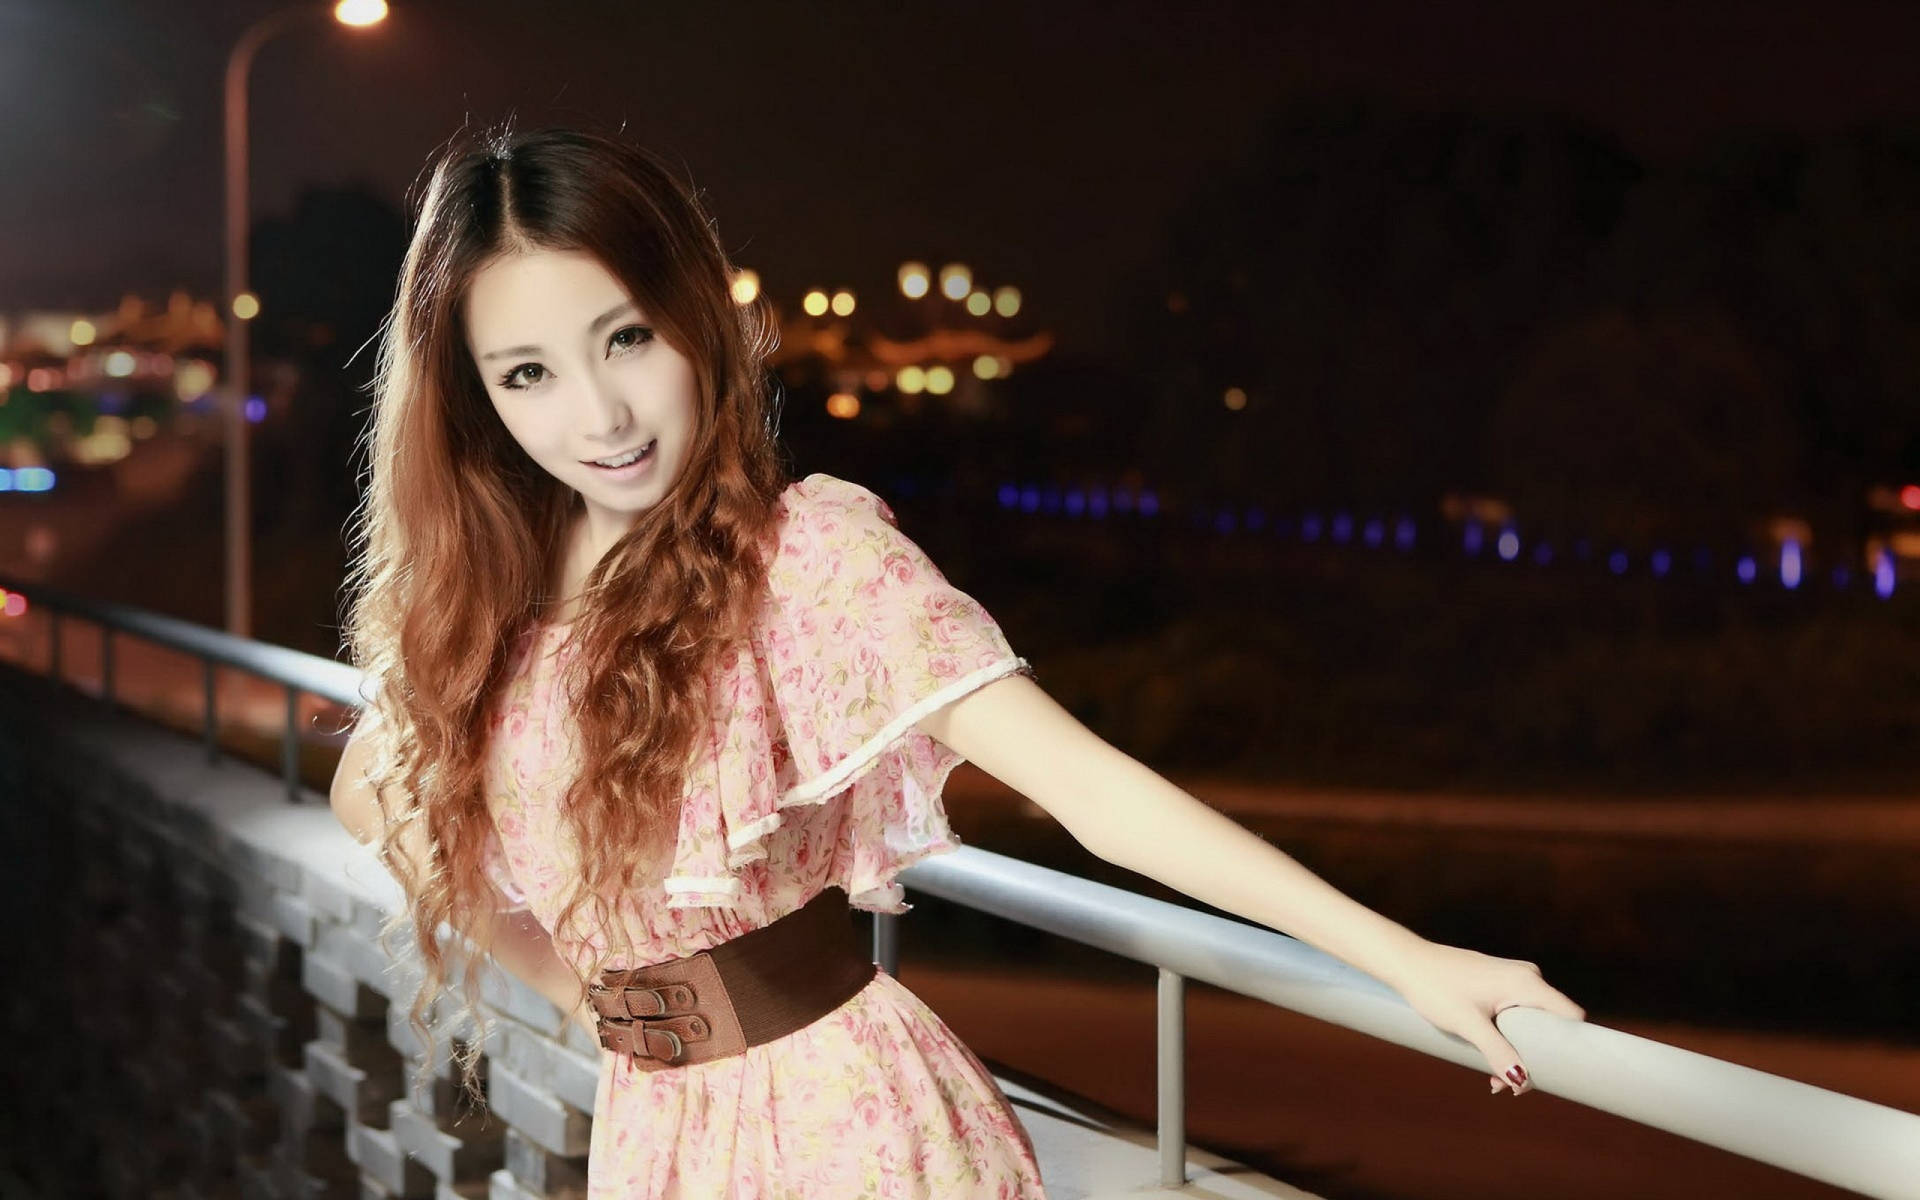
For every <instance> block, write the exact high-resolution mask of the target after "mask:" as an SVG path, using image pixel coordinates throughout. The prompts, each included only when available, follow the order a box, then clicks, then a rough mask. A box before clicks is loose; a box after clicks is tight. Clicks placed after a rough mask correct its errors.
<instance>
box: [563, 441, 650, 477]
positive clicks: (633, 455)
mask: <svg viewBox="0 0 1920 1200" xmlns="http://www.w3.org/2000/svg"><path fill="white" fill-rule="evenodd" d="M659 441H660V439H659V438H654V439H653V440H652V441H649V442H648V443H646V444H645V445H644V446H641V447H639V448H638V449H636V450H628V451H626V452H624V453H621V454H609V455H608V456H607V457H605V458H588V459H582V460H581V462H582V463H584V464H585V465H587V466H589V467H599V468H601V469H602V470H609V471H611V470H618V469H619V468H621V467H625V466H631V465H632V464H633V463H635V462H638V461H639V460H640V459H643V458H645V457H646V456H647V455H649V454H651V453H653V449H654V447H655V445H657V444H658V443H659Z"/></svg>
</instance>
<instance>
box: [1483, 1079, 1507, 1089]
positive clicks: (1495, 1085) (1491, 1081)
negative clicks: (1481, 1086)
mask: <svg viewBox="0 0 1920 1200" xmlns="http://www.w3.org/2000/svg"><path fill="white" fill-rule="evenodd" d="M1487 1086H1488V1087H1490V1088H1492V1089H1493V1090H1494V1091H1495V1092H1498V1091H1499V1090H1500V1089H1501V1088H1503V1087H1505V1086H1506V1084H1504V1083H1501V1082H1500V1081H1499V1080H1498V1079H1489V1080H1487Z"/></svg>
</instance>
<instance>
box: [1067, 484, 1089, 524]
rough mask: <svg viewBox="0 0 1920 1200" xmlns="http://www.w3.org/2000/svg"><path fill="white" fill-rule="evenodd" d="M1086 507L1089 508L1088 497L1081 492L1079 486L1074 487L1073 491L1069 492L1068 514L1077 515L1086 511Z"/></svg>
mask: <svg viewBox="0 0 1920 1200" xmlns="http://www.w3.org/2000/svg"><path fill="white" fill-rule="evenodd" d="M1086 508H1087V498H1086V496H1085V495H1083V494H1082V493H1081V491H1080V489H1079V488H1074V489H1073V490H1072V491H1070V492H1068V493H1067V515H1068V516H1070V517H1077V516H1079V515H1080V514H1081V513H1083V512H1085V511H1086Z"/></svg>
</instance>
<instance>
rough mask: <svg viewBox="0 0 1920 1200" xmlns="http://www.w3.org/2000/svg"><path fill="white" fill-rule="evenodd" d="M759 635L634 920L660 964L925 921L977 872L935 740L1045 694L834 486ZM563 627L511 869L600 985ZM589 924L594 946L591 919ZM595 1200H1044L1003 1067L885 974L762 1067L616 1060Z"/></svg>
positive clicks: (815, 500)
mask: <svg viewBox="0 0 1920 1200" xmlns="http://www.w3.org/2000/svg"><path fill="white" fill-rule="evenodd" d="M779 505H780V509H781V513H780V520H779V527H778V541H777V545H776V546H775V547H774V549H773V558H772V560H771V562H770V570H769V579H768V587H767V591H766V597H765V600H764V602H763V604H762V606H761V608H760V610H759V614H758V616H757V618H756V620H755V621H754V623H753V627H752V628H751V629H750V630H749V632H748V635H747V636H745V637H743V638H742V639H741V640H740V642H739V644H738V645H736V646H734V647H732V648H731V649H730V650H729V651H728V652H727V653H725V654H724V655H722V657H721V659H720V661H719V663H718V664H717V666H716V668H715V669H714V671H713V672H712V673H711V675H710V677H709V686H710V688H711V694H712V696H713V700H714V704H713V723H712V733H711V737H710V739H709V740H708V742H707V743H706V744H705V745H704V746H703V748H702V749H701V750H700V751H699V752H698V753H697V755H696V757H695V761H694V766H693V768H692V769H691V770H690V772H689V775H688V778H687V786H686V792H685V799H684V802H683V805H682V812H681V819H680V827H679V835H678V839H677V843H676V847H675V851H674V855H673V860H672V866H671V869H670V871H669V872H668V873H667V874H666V876H665V877H664V878H663V879H661V880H660V881H659V884H658V886H657V887H652V888H648V889H646V890H644V891H643V892H642V893H640V894H636V895H632V896H629V897H625V898H623V901H622V906H621V909H620V917H621V919H622V920H624V921H625V922H626V923H627V925H628V928H629V930H630V932H631V935H632V937H633V939H634V944H635V945H636V946H638V947H641V948H642V949H643V951H644V954H643V957H641V959H640V960H639V962H638V963H628V962H621V961H615V962H613V963H611V964H610V965H616V966H631V965H644V964H645V963H651V962H658V961H661V960H664V959H668V958H674V957H680V956H684V955H688V954H693V953H697V952H698V951H701V950H705V949H709V948H711V947H713V946H715V945H717V944H718V943H720V942H722V941H724V940H726V939H728V938H732V937H736V936H738V935H740V934H743V933H746V932H748V931H749V930H753V929H757V928H759V927H761V926H764V925H766V924H769V923H770V922H772V921H774V920H776V919H778V918H779V917H782V916H784V915H786V914H787V913H789V912H792V911H794V910H795V909H797V908H799V907H800V906H801V905H803V904H805V903H806V902H807V901H808V900H810V899H812V898H813V897H814V896H816V895H818V894H819V893H820V891H821V890H822V889H824V888H827V887H830V886H832V887H839V888H842V889H844V890H845V891H846V892H847V894H848V896H849V897H850V899H851V902H852V904H853V905H854V906H855V907H857V908H863V909H867V910H870V911H873V912H884V913H904V912H906V911H908V910H909V909H910V908H911V907H912V906H911V905H909V904H907V903H905V901H904V900H903V898H902V897H903V891H902V888H901V886H900V885H899V884H898V883H896V882H894V880H893V877H894V875H895V874H896V873H897V872H899V871H900V870H901V869H902V868H903V867H905V866H907V865H908V864H909V863H912V862H913V861H915V860H916V859H919V858H922V857H924V856H926V855H929V854H937V853H940V852H942V851H946V850H951V849H954V848H955V847H956V846H957V845H958V844H959V843H958V840H957V839H956V838H955V836H954V834H953V832H952V830H951V829H949V828H948V825H947V819H946V812H945V810H944V809H943V808H942V806H941V802H940V792H941V787H942V785H943V784H944V783H945V781H946V778H947V775H948V773H949V772H951V771H952V769H953V768H954V766H955V765H957V764H958V763H959V762H960V761H961V757H960V755H959V754H958V753H956V752H955V751H953V750H952V749H950V748H949V747H947V746H945V745H943V744H942V743H940V742H939V741H937V740H935V739H933V738H931V737H929V736H927V735H926V734H924V733H922V732H920V731H919V730H918V729H916V728H915V725H914V723H915V722H916V721H918V720H919V719H920V718H922V717H924V716H926V715H927V714H928V713H931V712H933V711H935V710H936V709H938V708H940V707H942V706H943V705H945V704H947V703H949V702H951V701H953V700H955V699H957V698H959V697H960V696H962V695H964V694H965V693H967V692H969V691H972V690H974V689H975V688H978V687H980V686H982V685H984V684H986V683H988V682H990V681H992V680H995V679H998V678H1000V677H1002V676H1004V675H1008V674H1011V673H1013V672H1016V671H1019V672H1026V673H1029V674H1030V673H1031V668H1030V667H1029V665H1028V664H1027V662H1026V660H1025V659H1023V658H1020V657H1018V656H1016V655H1015V654H1014V653H1013V651H1012V650H1011V649H1010V648H1009V646H1008V644H1007V641H1006V639H1005V637H1004V636H1003V635H1002V633H1001V631H1000V628H999V626H998V625H997V624H996V623H995V622H994V620H993V619H992V618H991V617H990V616H989V615H988V614H987V612H986V611H985V610H984V609H983V608H982V607H981V606H980V605H979V604H978V603H977V602H976V601H974V600H973V599H972V598H971V597H970V596H968V595H967V594H966V593H964V592H962V591H960V590H958V589H956V588H955V587H953V586H952V585H951V584H949V583H948V582H947V581H946V579H945V578H944V576H942V575H941V573H940V571H939V570H938V569H937V568H936V567H935V566H934V564H933V563H932V562H931V561H930V560H929V559H928V557H927V556H926V554H925V553H924V552H923V551H922V550H921V549H920V548H919V547H918V546H916V545H915V544H914V543H913V542H912V541H910V540H908V539H907V537H906V536H905V535H904V534H902V533H901V532H900V531H899V529H898V528H897V526H896V523H895V520H894V516H893V513H892V511H891V510H890V509H889V508H888V507H887V505H886V503H885V502H884V501H882V500H881V499H880V498H879V497H878V496H876V495H874V494H873V493H872V492H870V491H868V490H867V489H865V488H863V487H861V486H859V485H858V484H855V483H850V482H847V481H845V480H841V479H837V478H834V477H832V476H830V475H822V474H815V475H810V476H808V477H807V478H805V479H802V480H800V481H798V482H796V483H793V484H791V485H789V486H788V488H787V489H786V491H785V492H784V493H783V494H782V496H781V497H780V501H779ZM566 632H567V627H566V626H564V625H551V624H550V625H541V626H536V627H535V628H534V629H532V630H531V631H529V633H528V634H527V636H526V638H525V640H524V641H523V643H522V644H521V645H520V646H519V647H517V649H516V660H515V664H514V670H513V671H512V672H511V674H510V678H509V681H508V683H507V685H506V686H505V688H504V689H503V691H502V693H501V696H500V699H499V702H498V706H497V708H496V709H495V714H494V725H493V730H492V736H491V738H490V744H489V754H488V764H487V793H488V807H489V808H490V809H491V811H492V813H493V817H494V827H495V833H496V837H495V838H494V840H493V841H492V843H491V844H490V846H489V851H490V858H491V862H490V869H491V872H492V877H493V879H494V882H495V884H496V886H497V887H498V888H499V889H500V891H501V892H502V895H503V897H504V903H505V904H506V905H508V906H517V907H526V908H530V909H531V910H532V912H533V914H534V915H535V916H536V917H537V918H539V920H540V921H541V923H542V924H543V925H545V926H546V927H547V929H548V932H549V933H550V934H552V935H553V939H554V945H555V947H556V949H557V950H558V951H559V952H560V953H562V954H564V955H567V956H569V957H570V958H571V959H572V961H574V962H575V963H576V964H578V965H579V966H580V968H581V969H582V970H587V969H590V963H591V954H597V953H603V952H604V951H605V948H606V938H605V936H604V934H603V933H602V932H600V931H596V930H595V929H592V928H579V927H575V928H566V929H559V928H556V927H555V925H556V920H557V918H558V915H559V910H560V907H561V905H562V903H563V902H564V901H565V899H566V884H567V882H568V880H569V879H570V878H572V877H573V875H574V872H575V865H576V864H577V863H578V861H579V860H578V850H577V847H575V846H573V845H571V844H569V842H570V840H571V839H570V838H568V837H567V836H566V835H565V833H564V827H563V825H562V823H561V822H559V821H558V820H557V818H556V812H555V806H556V804H557V801H558V799H559V796H560V794H561V791H562V790H563V789H564V785H565V781H566V779H567V778H569V772H570V770H571V768H572V766H573V763H572V753H571V748H570V745H569V742H570V738H569V732H568V731H569V722H568V714H567V712H566V711H565V709H564V706H563V705H561V704H559V703H558V702H557V701H558V699H559V697H560V693H561V689H560V688H559V687H557V686H556V682H557V681H556V678H555V673H556V669H557V667H558V665H559V664H560V663H561V662H562V661H563V660H564V656H565V655H568V654H570V653H571V648H570V646H568V645H567V644H566V641H565V634H566ZM590 907H591V906H583V912H582V913H581V914H579V915H578V916H577V918H576V924H585V923H586V922H589V921H590V920H591V912H590V911H588V910H590ZM587 1177H588V1178H587V1195H588V1200H616V1198H618V1200H640V1198H642V1197H650V1198H667V1197H685V1198H690V1200H695V1198H697V1200H716V1198H720V1197H736V1198H739V1200H750V1198H757V1200H776V1198H777V1200H801V1198H811V1197H820V1198H822V1200H826V1198H832V1200H858V1198H860V1197H875V1198H879V1197H888V1198H906V1197H924V1198H928V1200H933V1198H939V1200H952V1198H957V1197H976V1196H978V1197H994V1198H996V1200H1005V1198H1008V1197H1029V1198H1032V1197H1044V1196H1045V1194H1046V1193H1045V1190H1044V1189H1043V1188H1042V1186H1041V1181H1040V1171H1039V1165H1038V1163H1037V1162H1036V1160H1035V1157H1034V1152H1033V1145H1032V1141H1031V1139H1030V1138H1029V1136H1028V1134H1027V1131H1026V1129H1025V1128H1024V1127H1023V1126H1022V1125H1021V1124H1020V1121H1019V1119H1018V1118H1017V1116H1016V1115H1015V1114H1014V1111H1013V1109H1012V1107H1011V1106H1010V1105H1009V1103H1008V1101H1007V1098H1006V1095H1005V1094H1004V1093H1003V1092H1002V1091H1001V1090H1000V1088H999V1087H998V1085H997V1084H996V1083H995V1082H994V1080H993V1078H992V1076H991V1075H989V1074H988V1072H987V1070H986V1068H985V1067H984V1066H983V1065H982V1064H981V1063H980V1061H979V1059H978V1058H976V1057H975V1056H974V1054H973V1053H972V1052H971V1051H970V1050H968V1048H967V1047H966V1046H965V1045H963V1044H962V1043H961V1041H960V1040H959V1039H958V1038H957V1037H956V1036H955V1035H954V1034H953V1032H952V1031H951V1030H950V1029H948V1028H947V1026H946V1025H945V1023H943V1022H942V1021H941V1020H940V1018H939V1017H938V1016H936V1015H935V1014H934V1013H933V1011H932V1010H931V1009H929V1008H928V1007H927V1005H926V1004H925V1003H924V1002H923V1001H921V1000H920V998H919V997H918V996H916V995H914V994H913V993H912V992H910V991H908V990H907V988H906V987H905V985H903V984H901V983H900V982H899V981H898V980H897V979H895V978H894V977H893V976H891V975H889V974H887V973H886V972H885V971H880V972H878V973H876V974H875V976H874V978H873V980H872V981H871V982H870V983H869V984H868V985H867V986H866V987H865V988H863V989H862V990H861V991H860V992H859V993H857V994H856V995H855V996H853V997H852V998H851V999H850V1000H848V1001H847V1002H846V1003H844V1004H843V1005H841V1006H840V1007H839V1008H837V1009H835V1010H834V1011H833V1012H832V1013H829V1014H828V1015H827V1016H824V1017H822V1018H820V1019H819V1020H818V1021H815V1022H814V1023H813V1024H811V1025H808V1026H806V1027H805V1028H803V1029H799V1030H796V1031H795V1032H793V1033H791V1034H788V1035H787V1036H785V1037H782V1038H779V1039H776V1040H774V1041H771V1042H766V1043H763V1044H761V1045H758V1046H750V1047H748V1048H747V1050H746V1051H745V1052H744V1053H743V1054H740V1055H736V1056H732V1057H729V1058H722V1059H716V1060H713V1061H711V1062H706V1063H696V1064H692V1065H689V1066H684V1067H673V1068H667V1069H664V1070H659V1071H652V1072H648V1071H643V1070H639V1069H637V1068H634V1067H632V1066H630V1065H629V1064H627V1062H626V1060H625V1059H624V1058H622V1057H621V1056H619V1055H617V1054H614V1053H612V1052H602V1055H601V1064H600V1077H599V1084H598V1089H597V1092H596V1094H595V1098H594V1113H593V1126H592V1134H591V1138H590V1142H589V1151H588V1167H587Z"/></svg>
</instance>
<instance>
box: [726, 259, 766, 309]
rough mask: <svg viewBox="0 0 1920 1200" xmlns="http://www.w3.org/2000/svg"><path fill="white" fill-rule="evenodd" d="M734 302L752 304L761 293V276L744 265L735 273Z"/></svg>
mask: <svg viewBox="0 0 1920 1200" xmlns="http://www.w3.org/2000/svg"><path fill="white" fill-rule="evenodd" d="M732 290H733V302H734V303H735V304H752V303H753V300H754V297H756V296H758V295H759V294H760V276H759V275H757V274H755V273H754V272H752V271H749V270H747V269H745V268H744V267H743V268H741V269H740V270H738V271H735V272H734V273H733V288H732Z"/></svg>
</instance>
